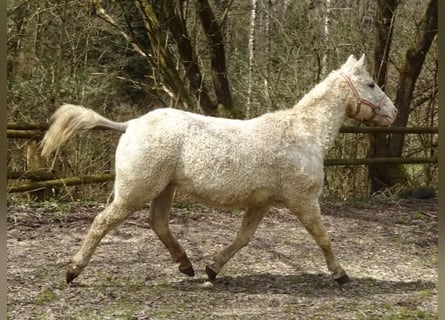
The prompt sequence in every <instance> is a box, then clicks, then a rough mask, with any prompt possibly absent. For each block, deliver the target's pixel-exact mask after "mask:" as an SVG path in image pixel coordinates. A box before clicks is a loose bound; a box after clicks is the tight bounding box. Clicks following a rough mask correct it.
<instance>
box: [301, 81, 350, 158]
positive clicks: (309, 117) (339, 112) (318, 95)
mask: <svg viewBox="0 0 445 320" xmlns="http://www.w3.org/2000/svg"><path fill="white" fill-rule="evenodd" d="M348 93H349V91H348V88H347V86H346V85H345V84H344V83H343V82H342V81H339V80H338V78H337V76H336V75H335V74H331V75H329V76H328V77H327V78H326V79H325V80H324V81H323V82H321V83H320V84H318V85H317V86H316V87H314V89H312V90H311V91H310V92H309V93H307V94H306V95H305V96H304V97H303V99H301V100H300V101H299V102H298V103H297V105H296V106H295V107H294V108H293V109H292V111H293V112H295V114H296V116H297V118H298V119H299V121H301V122H302V124H303V126H304V127H306V128H308V129H309V130H310V131H311V132H312V133H313V134H314V136H315V137H316V139H317V141H318V142H319V144H320V147H321V148H322V149H323V155H326V153H327V152H328V151H329V149H330V148H331V147H332V146H333V144H334V140H335V137H336V136H337V134H338V131H339V130H340V127H341V125H342V124H343V121H344V118H345V114H346V107H347V104H348V103H349V98H350V95H349V94H348Z"/></svg>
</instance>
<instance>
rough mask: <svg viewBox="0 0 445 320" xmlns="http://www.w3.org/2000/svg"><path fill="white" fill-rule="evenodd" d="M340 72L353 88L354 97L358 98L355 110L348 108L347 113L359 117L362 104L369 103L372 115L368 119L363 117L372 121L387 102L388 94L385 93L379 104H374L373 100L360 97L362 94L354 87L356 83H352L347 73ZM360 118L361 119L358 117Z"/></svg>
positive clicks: (352, 116) (355, 117)
mask: <svg viewBox="0 0 445 320" xmlns="http://www.w3.org/2000/svg"><path fill="white" fill-rule="evenodd" d="M339 74H340V75H341V76H342V77H343V79H345V80H346V83H347V84H348V85H349V88H351V91H352V94H353V95H354V97H355V98H356V99H357V103H356V105H355V110H354V109H348V110H347V112H346V114H347V115H348V116H349V117H351V118H354V119H358V118H357V116H358V115H359V114H360V110H361V107H362V105H367V106H368V107H370V108H371V111H372V115H371V117H370V118H368V119H363V120H366V121H370V120H372V119H374V118H375V116H376V115H377V114H378V113H379V112H380V110H381V109H382V107H383V104H384V103H385V100H386V96H385V95H383V98H382V100H381V101H380V103H379V104H378V105H375V104H373V103H372V102H371V101H368V100H366V99H363V98H360V95H359V94H358V91H357V89H356V88H355V87H354V84H353V83H352V80H351V78H349V77H348V76H347V75H346V74H344V73H343V72H339ZM358 120H360V119H358Z"/></svg>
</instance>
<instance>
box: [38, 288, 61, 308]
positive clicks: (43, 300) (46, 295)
mask: <svg viewBox="0 0 445 320" xmlns="http://www.w3.org/2000/svg"><path fill="white" fill-rule="evenodd" d="M57 298H58V297H57V294H56V293H55V292H54V291H53V290H52V289H50V288H44V289H43V290H42V292H40V293H39V295H38V296H37V297H36V298H35V299H34V302H35V303H36V304H38V305H40V306H43V305H46V304H48V303H50V302H52V301H54V300H57Z"/></svg>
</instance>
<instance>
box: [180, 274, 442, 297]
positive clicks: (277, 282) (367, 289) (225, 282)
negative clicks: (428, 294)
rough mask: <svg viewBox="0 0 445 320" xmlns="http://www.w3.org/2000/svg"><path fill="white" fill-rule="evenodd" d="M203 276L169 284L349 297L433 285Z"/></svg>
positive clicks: (313, 276) (187, 287) (327, 278)
mask: <svg viewBox="0 0 445 320" xmlns="http://www.w3.org/2000/svg"><path fill="white" fill-rule="evenodd" d="M205 281H206V280H205V279H191V280H190V279H186V280H183V281H181V282H178V283H174V284H173V285H172V287H173V288H176V289H178V290H184V291H191V290H197V291H202V290H203V288H204V289H207V290H210V291H221V292H232V293H249V294H264V293H269V294H297V295H305V296H324V295H331V294H333V293H335V294H338V295H341V296H344V297H351V296H356V295H357V294H359V295H361V296H363V295H375V294H396V293H406V292H410V291H422V290H427V289H433V288H435V287H436V284H435V283H434V282H430V281H408V282H404V281H388V280H380V279H374V278H351V281H350V282H349V283H347V284H344V285H338V284H337V283H336V282H335V281H334V280H332V278H331V277H330V276H329V275H328V274H312V273H305V274H300V275H275V274H268V273H263V274H256V275H246V276H237V277H232V276H224V277H221V278H217V279H216V281H215V282H214V283H213V284H212V285H211V286H205V285H204V284H205Z"/></svg>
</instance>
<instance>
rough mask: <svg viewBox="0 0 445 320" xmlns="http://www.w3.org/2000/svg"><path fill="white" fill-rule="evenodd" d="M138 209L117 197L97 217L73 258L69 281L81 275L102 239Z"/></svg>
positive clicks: (68, 276) (68, 272)
mask: <svg viewBox="0 0 445 320" xmlns="http://www.w3.org/2000/svg"><path fill="white" fill-rule="evenodd" d="M137 209H139V208H137V207H134V206H131V207H130V206H129V205H128V204H127V203H123V202H121V201H117V200H116V199H115V200H114V201H113V202H112V203H111V204H110V205H109V206H108V207H107V208H105V209H104V210H103V211H102V212H101V213H99V214H98V215H97V216H96V217H95V219H94V221H93V223H92V224H91V226H90V229H89V231H88V234H87V235H86V237H85V239H84V240H83V242H82V245H81V247H80V249H79V251H78V252H77V253H76V254H75V255H74V256H73V257H72V258H71V265H70V267H69V268H68V271H67V273H66V281H67V282H68V283H70V282H71V281H73V280H74V279H75V278H76V277H77V276H79V274H80V273H81V272H82V270H83V269H84V268H85V266H86V265H87V264H88V262H89V261H90V259H91V256H92V255H93V253H94V251H95V249H96V247H97V246H98V244H99V242H100V240H101V239H102V238H103V237H104V236H105V235H106V234H107V233H108V232H109V231H110V230H111V229H112V228H114V227H116V226H117V225H119V224H120V223H122V222H123V221H124V220H125V219H126V218H127V217H128V216H129V215H130V214H131V213H133V212H134V211H135V210H137Z"/></svg>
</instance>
